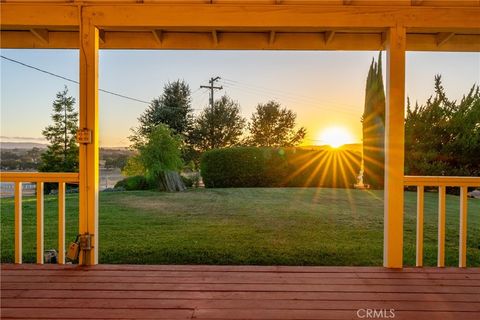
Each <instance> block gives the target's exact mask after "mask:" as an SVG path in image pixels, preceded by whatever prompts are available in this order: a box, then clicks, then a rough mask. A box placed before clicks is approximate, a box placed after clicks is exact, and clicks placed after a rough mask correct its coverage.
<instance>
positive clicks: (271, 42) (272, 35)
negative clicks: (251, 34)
mask: <svg viewBox="0 0 480 320" xmlns="http://www.w3.org/2000/svg"><path fill="white" fill-rule="evenodd" d="M275 36H276V33H275V31H273V30H272V31H270V36H269V39H268V43H269V44H270V45H272V44H273V43H274V42H275Z"/></svg>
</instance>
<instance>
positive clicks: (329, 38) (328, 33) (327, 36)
mask: <svg viewBox="0 0 480 320" xmlns="http://www.w3.org/2000/svg"><path fill="white" fill-rule="evenodd" d="M334 37H335V31H326V32H325V44H329V43H330V42H331V41H332V40H333V38H334Z"/></svg>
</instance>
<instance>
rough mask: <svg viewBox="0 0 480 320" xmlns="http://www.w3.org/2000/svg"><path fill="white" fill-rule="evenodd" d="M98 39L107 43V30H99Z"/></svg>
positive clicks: (102, 42)
mask: <svg viewBox="0 0 480 320" xmlns="http://www.w3.org/2000/svg"><path fill="white" fill-rule="evenodd" d="M98 41H99V42H100V43H101V44H105V30H99V31H98Z"/></svg>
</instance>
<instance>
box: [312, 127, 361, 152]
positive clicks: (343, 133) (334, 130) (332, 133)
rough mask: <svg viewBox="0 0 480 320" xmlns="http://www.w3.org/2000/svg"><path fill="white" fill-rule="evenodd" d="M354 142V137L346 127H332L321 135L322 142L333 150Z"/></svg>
mask: <svg viewBox="0 0 480 320" xmlns="http://www.w3.org/2000/svg"><path fill="white" fill-rule="evenodd" d="M352 141H353V138H352V135H351V134H350V132H349V131H348V129H346V128H344V127H330V128H326V129H325V130H323V131H322V132H321V133H320V142H321V143H322V144H327V145H329V146H331V147H332V148H338V147H341V146H343V145H344V144H347V143H352Z"/></svg>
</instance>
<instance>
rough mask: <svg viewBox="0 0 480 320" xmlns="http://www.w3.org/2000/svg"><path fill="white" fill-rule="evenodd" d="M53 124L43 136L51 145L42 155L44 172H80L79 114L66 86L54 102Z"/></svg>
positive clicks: (43, 132)
mask: <svg viewBox="0 0 480 320" xmlns="http://www.w3.org/2000/svg"><path fill="white" fill-rule="evenodd" d="M52 120H53V124H52V125H49V126H47V127H46V128H45V129H44V130H43V131H42V134H43V136H44V137H45V138H46V139H47V140H48V142H49V143H50V144H49V145H48V148H47V150H46V151H45V152H44V153H43V154H42V156H41V157H42V164H41V166H40V167H39V171H42V172H76V171H78V145H77V142H76V133H77V129H78V112H77V111H75V99H74V98H73V97H71V96H68V89H67V87H66V86H65V89H64V90H63V91H60V92H58V93H57V98H56V99H55V101H54V102H53V113H52Z"/></svg>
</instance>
